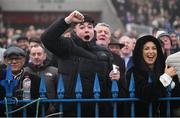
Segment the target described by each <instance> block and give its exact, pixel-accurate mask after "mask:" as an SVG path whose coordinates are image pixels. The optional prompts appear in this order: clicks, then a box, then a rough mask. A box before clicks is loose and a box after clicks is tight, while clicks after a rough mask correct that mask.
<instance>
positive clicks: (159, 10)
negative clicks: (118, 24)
mask: <svg viewBox="0 0 180 118" xmlns="http://www.w3.org/2000/svg"><path fill="white" fill-rule="evenodd" d="M111 1H112V3H113V5H114V7H115V9H116V11H117V14H118V16H119V18H120V19H121V21H122V22H123V24H124V25H126V24H127V23H137V24H141V25H147V26H154V27H160V28H172V27H174V26H177V22H179V20H180V16H179V14H178V13H179V12H178V11H179V10H180V9H179V7H178V6H179V5H180V1H179V0H151V1H149V0H111Z"/></svg>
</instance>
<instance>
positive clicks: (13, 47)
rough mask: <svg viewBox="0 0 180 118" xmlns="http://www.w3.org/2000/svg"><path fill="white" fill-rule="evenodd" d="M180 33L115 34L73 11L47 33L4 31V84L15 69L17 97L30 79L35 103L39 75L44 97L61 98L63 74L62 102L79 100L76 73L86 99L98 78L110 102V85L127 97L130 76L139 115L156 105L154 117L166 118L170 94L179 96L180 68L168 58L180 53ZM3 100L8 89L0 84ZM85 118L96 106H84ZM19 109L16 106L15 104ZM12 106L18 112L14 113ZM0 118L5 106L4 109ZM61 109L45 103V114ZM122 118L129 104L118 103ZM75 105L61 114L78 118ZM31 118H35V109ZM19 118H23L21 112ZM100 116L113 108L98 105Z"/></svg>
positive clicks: (174, 110)
mask: <svg viewBox="0 0 180 118" xmlns="http://www.w3.org/2000/svg"><path fill="white" fill-rule="evenodd" d="M178 33H179V32H177V31H172V32H167V31H166V30H165V29H154V30H153V31H152V33H151V34H141V35H139V36H137V35H132V34H130V33H115V32H112V31H111V28H110V25H109V24H106V23H103V22H100V23H95V20H94V19H93V18H91V17H90V16H88V15H87V14H82V13H80V12H79V11H77V10H75V11H73V12H71V13H70V14H69V15H68V16H66V17H65V18H61V19H57V20H56V21H55V22H54V23H52V24H51V25H50V26H49V27H48V28H47V29H35V27H33V26H30V27H29V28H28V29H26V30H19V29H17V30H15V29H13V28H8V29H5V28H2V29H1V30H0V41H1V42H0V43H1V48H0V56H1V57H0V62H1V68H0V80H3V79H5V75H6V67H7V65H8V64H10V65H11V68H12V74H13V79H15V80H17V81H18V84H17V86H16V87H15V89H14V94H13V96H14V97H17V98H18V99H23V80H24V79H25V78H26V77H27V76H28V77H29V78H30V79H31V91H30V93H31V99H37V98H38V97H39V86H40V77H41V73H44V75H45V84H46V89H47V93H46V97H47V98H49V99H56V98H57V83H58V80H59V75H60V74H62V75H63V78H64V79H63V82H64V98H66V99H70V98H76V94H75V91H76V90H75V88H76V81H77V79H76V78H77V76H78V73H79V74H80V77H81V82H82V88H83V92H82V98H94V93H93V86H94V81H95V76H96V74H97V75H98V77H99V84H100V90H101V92H100V98H111V97H112V95H111V83H112V81H117V83H118V87H119V93H118V97H119V98H122V97H124V98H128V97H129V96H130V95H129V85H130V79H131V75H132V74H133V75H134V79H135V97H137V98H139V99H140V101H138V102H136V103H135V116H148V115H149V110H148V109H149V108H148V106H149V103H152V106H153V107H152V109H153V110H152V115H153V116H165V115H166V103H165V102H163V101H159V100H158V98H160V97H166V93H167V90H169V88H170V90H171V93H172V94H171V95H172V96H173V97H180V92H179V91H180V78H179V76H178V75H177V73H176V70H177V68H179V67H177V66H172V65H168V63H166V58H168V57H169V56H170V55H171V54H176V55H177V54H179V53H178V52H179V51H180V41H179V40H178V35H177V34H178ZM0 95H1V96H0V99H1V100H3V99H4V97H5V91H4V88H3V87H2V86H0ZM179 106H180V101H173V102H171V116H180V110H179V109H180V107H179ZM81 107H82V109H81V115H82V116H94V115H95V104H94V103H88V102H85V103H82V104H81ZM15 108H18V106H16V107H15ZM15 108H14V109H15ZM0 111H2V112H0V116H5V114H4V112H5V108H4V106H3V105H1V107H0ZM57 111H58V104H57V103H49V104H47V105H46V115H48V114H51V113H55V112H57ZM118 111H119V112H118V116H130V104H129V103H127V102H122V103H121V102H120V103H118ZM76 112H77V111H76V104H74V103H64V111H63V114H62V116H76ZM27 113H28V116H34V114H35V110H34V109H33V107H30V108H29V109H28V112H27ZM14 115H15V116H22V113H21V112H19V113H17V114H14ZM99 115H100V116H112V115H113V112H112V104H111V103H110V102H108V103H105V102H103V103H100V105H99Z"/></svg>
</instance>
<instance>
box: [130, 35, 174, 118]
mask: <svg viewBox="0 0 180 118" xmlns="http://www.w3.org/2000/svg"><path fill="white" fill-rule="evenodd" d="M133 63H134V66H133V67H132V68H131V70H130V71H129V72H128V74H127V78H130V75H131V74H132V73H133V74H134V79H135V91H136V92H135V94H136V97H138V98H140V101H138V102H136V109H135V112H136V116H148V115H149V103H152V116H158V115H160V112H159V111H160V109H159V108H160V107H159V106H160V101H158V98H159V97H163V96H166V87H167V86H169V85H170V86H171V88H172V89H173V88H174V87H175V86H173V85H174V84H175V83H174V82H173V80H172V79H171V82H170V83H166V85H167V86H164V81H165V80H166V79H167V77H166V76H161V75H164V74H163V73H164V69H165V74H166V75H167V76H170V77H172V76H174V75H175V74H176V72H175V69H174V68H173V67H169V68H168V67H166V66H165V58H164V55H163V52H162V48H161V45H160V42H159V41H158V39H156V38H155V37H153V36H152V35H145V36H142V37H140V38H139V39H138V40H137V42H136V46H135V48H134V51H133ZM160 78H161V79H160ZM163 114H165V113H163Z"/></svg>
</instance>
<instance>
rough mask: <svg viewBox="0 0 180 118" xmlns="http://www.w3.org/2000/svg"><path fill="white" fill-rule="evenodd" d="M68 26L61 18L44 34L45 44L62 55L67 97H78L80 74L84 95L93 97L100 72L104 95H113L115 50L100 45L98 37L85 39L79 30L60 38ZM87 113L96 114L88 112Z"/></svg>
mask: <svg viewBox="0 0 180 118" xmlns="http://www.w3.org/2000/svg"><path fill="white" fill-rule="evenodd" d="M68 27H69V25H68V24H66V23H65V22H64V19H61V20H57V21H56V22H55V23H53V24H52V25H51V26H50V27H49V28H48V29H47V30H46V31H45V32H44V33H43V34H42V36H41V39H42V42H43V44H44V45H45V47H46V48H47V49H48V50H50V51H51V52H52V53H54V54H55V55H57V56H58V57H59V62H58V64H59V66H58V69H59V73H61V74H62V75H63V77H64V87H65V93H64V94H65V98H75V86H76V78H77V74H78V73H79V74H80V76H81V82H82V87H83V94H82V97H83V98H93V86H94V80H95V74H96V73H97V74H98V76H99V82H100V88H101V97H109V96H110V87H111V86H110V83H111V82H110V79H109V77H108V76H109V73H110V70H111V69H112V61H113V56H112V54H111V52H110V51H109V50H107V49H106V48H103V47H100V46H98V45H96V43H95V39H93V40H92V41H90V42H83V41H82V40H81V39H79V37H78V36H77V35H76V34H75V33H73V34H72V35H71V38H69V39H67V38H64V37H60V36H61V35H62V34H63V33H64V32H65V30H66V29H67V28H68ZM85 107H86V109H87V108H88V107H87V106H85ZM69 109H72V106H71V107H70V108H69ZM82 110H84V109H83V108H82ZM85 115H87V116H89V115H93V114H91V112H88V113H87V112H86V113H85Z"/></svg>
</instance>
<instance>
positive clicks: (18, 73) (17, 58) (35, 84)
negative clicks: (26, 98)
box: [0, 46, 40, 117]
mask: <svg viewBox="0 0 180 118" xmlns="http://www.w3.org/2000/svg"><path fill="white" fill-rule="evenodd" d="M25 58H26V53H25V51H24V50H23V49H21V48H20V47H18V46H11V47H9V48H7V50H6V51H5V52H4V64H2V65H1V67H0V80H3V79H5V78H6V69H7V65H8V64H10V65H11V70H12V76H13V79H15V80H17V85H16V86H15V88H14V90H13V97H16V98H17V99H18V100H21V99H23V80H24V79H25V77H28V78H30V80H31V85H30V86H31V87H30V93H31V99H37V98H38V97H39V93H38V91H39V85H40V79H39V78H38V77H36V76H34V75H31V74H29V73H25V71H24V68H23V66H24V63H25ZM4 97H5V91H4V88H3V87H2V86H0V99H1V100H3V99H4ZM18 107H20V106H18V105H15V106H13V109H17V108H18ZM34 108H35V106H34ZM32 109H33V107H32V108H31V107H30V109H29V108H28V110H27V116H33V115H34V116H35V110H32ZM0 111H2V112H1V113H0V117H4V116H5V114H4V112H3V111H5V110H4V106H3V105H1V106H0ZM13 116H15V117H20V116H22V111H19V112H16V113H14V114H13Z"/></svg>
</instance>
